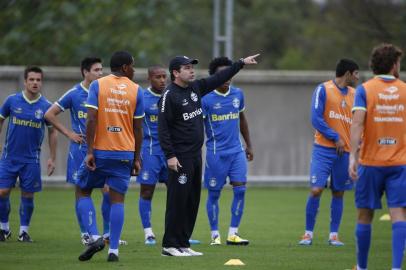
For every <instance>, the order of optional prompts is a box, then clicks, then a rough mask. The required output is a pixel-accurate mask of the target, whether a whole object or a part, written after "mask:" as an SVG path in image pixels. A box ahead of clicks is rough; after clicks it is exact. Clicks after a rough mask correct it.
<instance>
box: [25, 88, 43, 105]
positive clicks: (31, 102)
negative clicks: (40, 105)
mask: <svg viewBox="0 0 406 270" xmlns="http://www.w3.org/2000/svg"><path fill="white" fill-rule="evenodd" d="M21 94H22V95H23V98H24V100H25V101H27V103H28V104H34V103H35V102H37V101H38V100H40V98H41V97H42V95H41V94H39V96H38V97H37V98H36V99H34V100H30V99H28V98H27V97H26V96H25V94H24V91H21Z"/></svg>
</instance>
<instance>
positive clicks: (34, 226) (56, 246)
mask: <svg viewBox="0 0 406 270" xmlns="http://www.w3.org/2000/svg"><path fill="white" fill-rule="evenodd" d="M307 193H308V190H307V189H295V188H271V187H252V188H249V189H248V191H247V197H246V207H245V211H244V216H243V219H242V223H241V226H240V233H241V235H242V236H243V237H244V238H247V239H249V240H250V244H249V246H227V245H224V244H223V245H221V246H210V245H209V242H210V232H209V225H208V221H207V218H206V210H205V200H206V195H207V191H206V190H202V199H201V204H200V210H199V216H198V219H197V223H196V227H195V232H194V235H193V238H194V239H199V240H201V242H202V243H201V244H200V245H195V246H193V248H194V249H196V250H197V251H201V252H203V253H204V255H203V256H201V257H183V258H179V257H178V258H175V257H162V256H161V255H160V251H161V247H160V244H161V240H162V234H163V222H164V212H165V197H166V193H165V189H164V188H159V189H157V190H156V192H155V195H154V200H153V206H152V207H153V214H152V215H153V216H152V225H153V229H154V232H155V234H156V236H157V240H158V244H157V245H156V246H152V247H151V246H145V245H144V233H143V230H142V226H141V222H140V218H139V214H138V194H139V189H138V187H137V188H133V189H130V190H129V192H128V194H127V199H126V204H125V214H126V217H125V224H124V229H123V235H122V239H124V240H127V241H128V245H127V246H122V247H120V262H118V263H107V261H106V258H107V249H105V250H103V251H102V252H99V253H97V254H96V255H95V256H94V257H93V259H92V260H90V261H88V262H79V261H78V259H77V257H78V255H79V254H80V253H81V251H82V250H83V249H84V247H83V246H82V245H81V243H80V236H79V229H78V225H77V223H76V219H75V214H74V191H73V189H62V188H61V189H56V188H52V189H50V188H48V189H45V190H44V191H42V192H41V193H39V194H37V196H36V199H35V211H34V215H33V219H32V222H31V227H30V235H31V237H32V238H33V240H34V243H32V244H29V243H18V242H17V240H16V239H17V234H18V228H19V215H18V207H19V197H20V195H19V190H17V189H16V190H14V191H13V193H12V195H11V207H12V209H11V214H10V225H11V230H12V233H13V236H12V239H11V240H8V241H7V242H6V243H0V269H4V270H6V269H24V270H26V269H97V270H100V269H113V268H114V269H165V270H170V269H236V268H242V269H255V270H259V269H278V270H284V269H286V270H287V269H289V270H292V269H298V270H299V269H301V270H303V269H309V270H310V269H312V270H316V269H340V270H343V269H351V268H352V266H353V265H354V264H355V261H356V259H355V241H354V228H355V217H356V211H355V207H354V193H353V192H348V193H347V194H346V195H345V208H344V216H343V221H342V225H341V229H340V238H341V240H342V241H343V242H344V243H345V246H344V247H331V246H328V244H327V239H328V233H329V220H330V199H331V195H330V192H329V191H327V190H326V192H325V194H323V197H322V200H321V204H320V211H319V215H318V219H317V223H316V228H315V238H314V241H313V245H312V246H311V247H302V246H298V245H297V242H298V240H299V238H300V237H301V235H302V234H303V230H304V209H305V204H306V198H307ZM93 198H94V201H95V205H96V207H97V215H98V226H99V229H101V227H102V222H101V214H100V201H101V195H100V192H99V191H98V190H95V191H94V192H93ZM231 198H232V191H231V189H225V190H224V191H223V193H222V197H221V199H220V211H221V212H220V232H221V233H222V242H223V243H225V240H226V236H227V231H228V225H229V222H230V210H229V209H230V204H231ZM383 213H386V210H385V209H384V210H381V211H377V212H376V215H375V220H374V223H373V232H372V245H371V250H370V258H369V268H368V269H370V270H373V269H389V268H390V265H391V224H390V222H389V221H379V217H380V216H381V215H382V214H383ZM229 259H240V260H241V261H242V262H243V263H245V266H225V265H224V263H225V262H226V261H228V260H229Z"/></svg>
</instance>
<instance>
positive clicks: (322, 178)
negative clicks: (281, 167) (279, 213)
mask: <svg viewBox="0 0 406 270" xmlns="http://www.w3.org/2000/svg"><path fill="white" fill-rule="evenodd" d="M358 69H359V67H358V64H357V63H355V62H354V61H353V60H350V59H341V60H339V61H338V63H337V66H336V77H335V79H334V80H330V81H327V82H324V83H322V84H320V85H319V86H318V87H317V88H316V90H315V91H314V93H313V97H312V113H311V115H312V125H313V127H314V128H315V129H316V133H315V136H314V137H315V140H314V146H313V153H312V159H311V162H310V186H311V187H310V194H309V197H308V199H307V205H306V229H305V233H304V235H303V237H302V240H300V241H299V245H305V246H309V245H311V244H312V242H313V229H314V225H315V223H316V216H317V212H318V210H319V204H320V196H321V194H322V192H323V190H324V188H325V187H326V186H327V180H328V178H329V177H330V179H331V181H330V188H331V192H332V199H331V219H330V235H329V240H328V243H329V245H332V246H343V245H344V243H343V242H341V241H340V240H339V238H338V231H339V227H340V223H341V218H342V214H343V197H344V192H345V191H346V190H350V189H352V181H351V180H350V178H349V175H348V171H347V170H346V169H345V168H347V167H348V157H349V151H350V126H351V121H352V120H351V119H352V114H351V108H352V104H353V100H354V93H355V90H354V89H353V88H352V86H355V85H356V84H357V81H358V79H359V73H358Z"/></svg>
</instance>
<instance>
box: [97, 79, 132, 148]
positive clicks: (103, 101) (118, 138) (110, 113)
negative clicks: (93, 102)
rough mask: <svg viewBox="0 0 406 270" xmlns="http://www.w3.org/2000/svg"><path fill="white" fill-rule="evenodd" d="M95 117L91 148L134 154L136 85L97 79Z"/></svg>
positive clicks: (127, 82)
mask: <svg viewBox="0 0 406 270" xmlns="http://www.w3.org/2000/svg"><path fill="white" fill-rule="evenodd" d="M98 83H99V95H98V104H99V108H98V113H97V127H96V136H95V142H94V148H95V149H97V150H104V151H134V149H135V138H134V132H133V121H134V112H135V108H136V106H137V93H138V85H137V84H136V83H134V82H132V81H131V80H130V79H128V78H127V77H117V76H115V75H108V76H106V77H103V78H100V79H98Z"/></svg>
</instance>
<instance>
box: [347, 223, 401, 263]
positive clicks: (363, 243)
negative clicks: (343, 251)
mask: <svg viewBox="0 0 406 270" xmlns="http://www.w3.org/2000/svg"><path fill="white" fill-rule="evenodd" d="M355 237H356V241H357V264H358V266H359V267H361V268H364V269H366V268H367V263H368V252H369V247H370V245H371V224H359V223H358V224H357V227H356V229H355ZM403 241H404V240H403ZM403 245H404V244H403Z"/></svg>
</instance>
